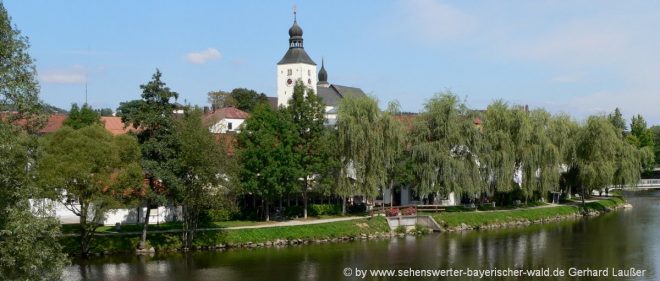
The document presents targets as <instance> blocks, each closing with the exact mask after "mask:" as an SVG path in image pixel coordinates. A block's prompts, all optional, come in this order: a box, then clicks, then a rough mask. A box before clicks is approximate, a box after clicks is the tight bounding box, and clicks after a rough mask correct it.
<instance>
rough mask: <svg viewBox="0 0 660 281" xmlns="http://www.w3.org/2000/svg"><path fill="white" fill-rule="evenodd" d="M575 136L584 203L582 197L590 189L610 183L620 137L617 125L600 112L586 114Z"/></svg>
mask: <svg viewBox="0 0 660 281" xmlns="http://www.w3.org/2000/svg"><path fill="white" fill-rule="evenodd" d="M576 139H577V142H576V156H577V161H576V162H577V169H578V173H579V174H578V178H579V181H580V193H581V198H582V205H583V207H584V202H585V201H584V200H585V197H586V196H588V195H590V194H591V192H592V191H593V190H595V189H601V188H605V187H607V186H610V185H612V184H614V175H615V172H616V169H617V159H616V157H617V151H618V150H619V149H620V146H621V145H622V140H621V139H620V138H619V136H618V134H617V128H616V127H614V126H613V125H612V123H611V122H609V120H607V118H605V117H601V116H590V117H589V118H588V119H587V123H586V124H585V125H584V126H583V127H582V128H581V129H580V132H579V134H578V136H577V138H576Z"/></svg>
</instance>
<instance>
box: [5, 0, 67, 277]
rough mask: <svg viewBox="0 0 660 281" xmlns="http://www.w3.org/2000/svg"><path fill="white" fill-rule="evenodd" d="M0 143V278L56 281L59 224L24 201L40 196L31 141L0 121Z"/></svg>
mask: <svg viewBox="0 0 660 281" xmlns="http://www.w3.org/2000/svg"><path fill="white" fill-rule="evenodd" d="M0 5H1V4H0ZM0 8H2V6H0ZM0 11H1V10H0ZM0 143H1V144H2V145H0V279H2V280H59V279H60V277H61V274H62V267H63V266H64V264H65V263H66V260H67V259H66V256H65V255H64V254H63V253H62V247H61V246H60V244H59V243H58V240H59V236H60V234H61V233H60V224H59V222H58V221H57V219H55V218H53V217H49V216H47V213H48V210H46V209H41V208H36V207H35V209H34V210H32V211H31V208H30V202H29V201H28V199H29V198H34V197H36V195H37V194H39V195H43V193H40V192H38V190H37V189H36V185H35V182H34V178H35V174H34V169H31V168H29V167H33V166H34V158H33V157H32V155H34V153H33V152H31V151H33V150H34V141H33V140H30V137H29V136H28V135H27V134H25V132H24V131H22V130H20V129H18V128H17V127H15V126H12V125H7V124H2V123H0Z"/></svg>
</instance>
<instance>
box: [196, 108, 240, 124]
mask: <svg viewBox="0 0 660 281" xmlns="http://www.w3.org/2000/svg"><path fill="white" fill-rule="evenodd" d="M248 117H250V113H247V112H245V111H242V110H240V109H238V108H235V107H224V108H220V109H216V110H215V111H213V112H210V113H207V114H205V115H204V117H202V118H203V122H204V124H205V125H206V126H213V125H214V124H215V123H217V122H218V121H220V120H222V119H225V118H229V119H247V118H248Z"/></svg>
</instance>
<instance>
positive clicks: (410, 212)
mask: <svg viewBox="0 0 660 281" xmlns="http://www.w3.org/2000/svg"><path fill="white" fill-rule="evenodd" d="M415 214H417V210H416V209H415V208H413V207H408V208H405V209H403V210H401V215H402V216H412V215H415Z"/></svg>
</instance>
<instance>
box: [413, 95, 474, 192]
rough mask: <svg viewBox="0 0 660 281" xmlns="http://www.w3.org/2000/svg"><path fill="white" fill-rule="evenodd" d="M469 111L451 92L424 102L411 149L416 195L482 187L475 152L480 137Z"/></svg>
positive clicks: (468, 190) (471, 190)
mask: <svg viewBox="0 0 660 281" xmlns="http://www.w3.org/2000/svg"><path fill="white" fill-rule="evenodd" d="M473 114H474V113H473V112H472V111H470V110H469V109H468V107H467V106H466V105H465V104H464V103H463V102H461V101H460V100H459V99H458V97H457V96H456V95H454V94H453V93H451V92H446V93H441V94H437V95H436V96H434V97H433V98H432V99H430V100H429V101H427V102H426V104H425V105H424V111H423V112H422V113H421V114H420V116H419V118H418V122H417V123H416V124H415V127H414V130H413V133H412V136H413V146H412V149H411V150H412V157H413V161H414V167H415V168H414V170H415V172H416V174H417V177H418V180H419V193H420V195H422V194H424V196H426V195H427V194H429V193H431V192H433V193H439V194H442V195H448V194H449V193H450V192H456V193H471V194H474V193H476V192H479V191H482V189H483V184H482V178H481V176H480V174H479V161H480V160H479V158H478V156H477V155H478V153H479V151H481V147H480V146H481V141H480V133H479V128H478V127H477V126H475V124H474V117H475V116H474V115H473Z"/></svg>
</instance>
